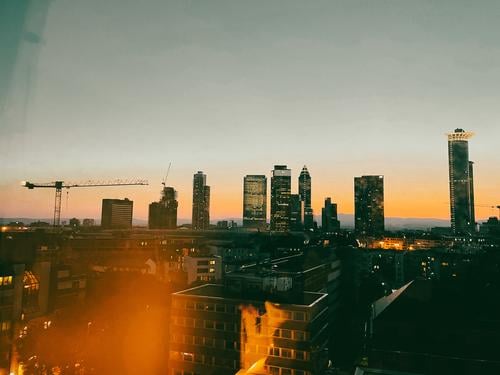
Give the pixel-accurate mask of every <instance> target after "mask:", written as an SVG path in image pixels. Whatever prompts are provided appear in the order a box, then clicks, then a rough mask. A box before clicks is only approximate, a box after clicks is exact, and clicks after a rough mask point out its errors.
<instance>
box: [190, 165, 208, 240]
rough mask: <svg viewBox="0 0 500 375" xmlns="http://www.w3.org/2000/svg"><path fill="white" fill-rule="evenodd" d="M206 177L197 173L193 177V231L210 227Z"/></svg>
mask: <svg viewBox="0 0 500 375" xmlns="http://www.w3.org/2000/svg"><path fill="white" fill-rule="evenodd" d="M206 180H207V176H206V175H205V174H203V172H201V171H199V172H198V173H196V174H195V175H194V176H193V218H192V223H193V229H195V230H205V229H208V228H209V226H210V186H207V184H206Z"/></svg>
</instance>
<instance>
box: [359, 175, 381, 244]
mask: <svg viewBox="0 0 500 375" xmlns="http://www.w3.org/2000/svg"><path fill="white" fill-rule="evenodd" d="M354 229H355V231H356V233H358V234H361V235H366V236H374V235H379V234H382V233H383V232H384V177H383V176H362V177H355V178H354Z"/></svg>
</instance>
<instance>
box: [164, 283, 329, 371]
mask: <svg viewBox="0 0 500 375" xmlns="http://www.w3.org/2000/svg"><path fill="white" fill-rule="evenodd" d="M276 282H277V286H278V285H279V286H280V287H282V288H286V285H287V281H286V280H280V281H277V280H276ZM246 295H247V297H246V298H243V297H242V296H243V294H242V293H239V292H235V291H233V290H231V288H229V287H225V286H223V285H214V284H208V285H203V286H199V287H195V288H192V289H188V290H184V291H182V292H178V293H174V294H173V295H172V319H171V329H170V332H171V343H170V353H169V368H170V373H169V374H172V375H180V374H204V375H210V374H213V375H226V374H227V375H234V374H236V373H238V374H250V373H268V374H275V375H280V374H281V375H293V374H294V375H313V374H322V373H324V371H325V369H326V367H327V362H328V350H327V343H328V301H327V298H328V295H327V294H325V293H311V292H303V293H301V294H300V295H299V296H296V297H295V298H293V299H289V298H283V297H279V295H277V294H274V295H272V296H271V295H266V294H264V293H251V294H250V295H248V293H247V294H246ZM255 371H261V372H255Z"/></svg>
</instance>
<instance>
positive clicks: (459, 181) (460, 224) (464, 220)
mask: <svg viewBox="0 0 500 375" xmlns="http://www.w3.org/2000/svg"><path fill="white" fill-rule="evenodd" d="M473 135H474V134H473V133H471V132H466V131H464V130H463V129H455V131H454V132H453V133H449V134H448V163H449V164H448V166H449V176H450V212H451V229H452V231H453V232H454V233H456V234H467V233H472V232H474V230H475V226H476V224H475V214H474V187H473V171H472V169H473V163H472V162H471V161H469V142H468V140H469V138H471V137H472V136H473Z"/></svg>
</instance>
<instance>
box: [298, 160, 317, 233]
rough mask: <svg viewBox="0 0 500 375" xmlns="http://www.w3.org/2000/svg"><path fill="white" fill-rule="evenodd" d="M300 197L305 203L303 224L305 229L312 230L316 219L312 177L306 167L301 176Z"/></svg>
mask: <svg viewBox="0 0 500 375" xmlns="http://www.w3.org/2000/svg"><path fill="white" fill-rule="evenodd" d="M299 195H300V199H301V200H302V202H303V206H304V210H303V215H304V216H303V222H304V229H305V230H311V229H313V228H314V217H313V210H312V206H311V175H310V174H309V171H308V170H307V167H306V166H305V165H304V167H303V168H302V171H301V172H300V176H299Z"/></svg>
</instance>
